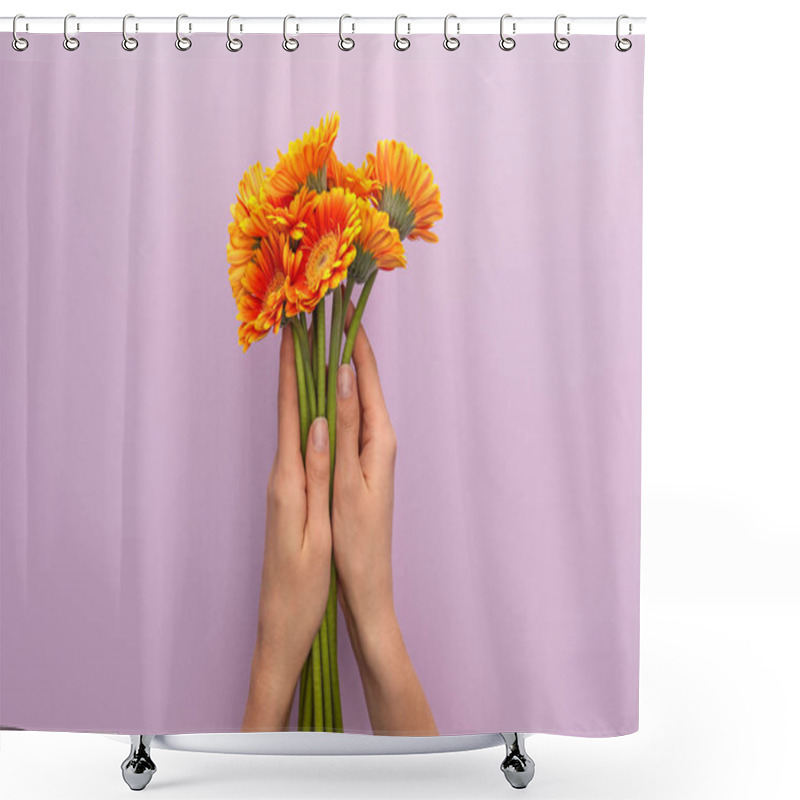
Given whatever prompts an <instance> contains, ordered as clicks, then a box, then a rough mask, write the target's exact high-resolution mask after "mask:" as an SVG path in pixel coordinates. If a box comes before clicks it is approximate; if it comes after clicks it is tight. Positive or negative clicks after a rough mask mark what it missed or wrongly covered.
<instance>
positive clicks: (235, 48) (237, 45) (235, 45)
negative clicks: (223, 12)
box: [225, 14, 244, 53]
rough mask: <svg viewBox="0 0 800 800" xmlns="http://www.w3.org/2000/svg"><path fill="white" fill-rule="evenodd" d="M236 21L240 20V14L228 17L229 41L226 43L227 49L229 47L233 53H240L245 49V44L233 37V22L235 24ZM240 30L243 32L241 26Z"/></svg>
mask: <svg viewBox="0 0 800 800" xmlns="http://www.w3.org/2000/svg"><path fill="white" fill-rule="evenodd" d="M235 19H239V15H238V14H231V15H230V16H229V17H228V30H227V34H228V41H227V42H225V47H227V48H228V50H229V51H230V52H231V53H238V52H239V51H240V50H241V49H242V48H243V47H244V42H243V41H242V40H241V39H237V38H236V37H235V36H231V22H233V20H235ZM239 30H240V31H241V26H240V27H239Z"/></svg>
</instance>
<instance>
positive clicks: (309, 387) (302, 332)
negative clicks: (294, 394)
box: [295, 315, 317, 425]
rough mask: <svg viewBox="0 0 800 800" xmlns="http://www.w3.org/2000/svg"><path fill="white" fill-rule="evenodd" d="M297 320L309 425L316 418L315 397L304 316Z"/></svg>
mask: <svg viewBox="0 0 800 800" xmlns="http://www.w3.org/2000/svg"><path fill="white" fill-rule="evenodd" d="M295 319H296V320H297V323H296V324H297V328H298V331H297V332H298V334H299V336H300V350H301V352H302V354H303V369H305V373H306V393H307V394H308V409H309V411H310V413H311V416H310V417H309V425H310V424H311V422H313V421H314V420H315V419H316V418H317V395H316V389H315V388H314V373H313V371H312V369H311V351H310V349H309V346H308V328H307V327H306V321H305V315H300V317H296V318H295Z"/></svg>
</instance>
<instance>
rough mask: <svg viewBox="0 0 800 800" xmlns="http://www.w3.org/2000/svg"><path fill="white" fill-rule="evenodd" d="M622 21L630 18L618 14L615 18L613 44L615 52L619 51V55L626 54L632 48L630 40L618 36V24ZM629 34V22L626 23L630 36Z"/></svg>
mask: <svg viewBox="0 0 800 800" xmlns="http://www.w3.org/2000/svg"><path fill="white" fill-rule="evenodd" d="M624 19H630V17H628V15H627V14H620V15H619V16H618V17H617V41H616V42H614V47H616V48H617V50H619V52H620V53H627V52H628V50H630V49H631V47H633V42H632V41H631V40H630V39H628V38H625V37H623V36H620V35H619V29H620V23H621V22H622V20H624ZM631 33H633V26H632V25H631V23H630V22H629V23H628V34H631Z"/></svg>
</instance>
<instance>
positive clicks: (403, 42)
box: [394, 14, 411, 50]
mask: <svg viewBox="0 0 800 800" xmlns="http://www.w3.org/2000/svg"><path fill="white" fill-rule="evenodd" d="M401 19H408V17H407V16H406V15H405V14H398V15H397V16H396V17H395V18H394V49H395V50H408V48H409V47H411V39H407V38H406V37H405V36H401V35H400V32H399V28H400V20H401ZM406 27H407V28H408V33H411V23H410V22H407V23H406Z"/></svg>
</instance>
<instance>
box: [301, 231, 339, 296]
mask: <svg viewBox="0 0 800 800" xmlns="http://www.w3.org/2000/svg"><path fill="white" fill-rule="evenodd" d="M338 249H339V237H338V236H337V235H336V234H335V233H326V234H325V235H324V236H323V237H322V238H320V240H319V241H318V242H316V244H315V245H314V246H313V247H312V248H311V252H310V253H309V254H308V262H307V266H306V275H307V277H308V282H309V283H310V284H312V285H314V286H316V285H317V284H318V283H319V281H320V279H321V278H327V277H329V276H330V272H331V269H332V268H333V262H334V261H335V260H336V253H337V251H338Z"/></svg>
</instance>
